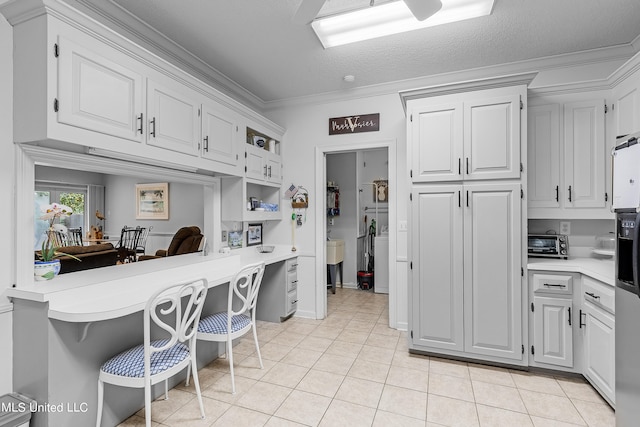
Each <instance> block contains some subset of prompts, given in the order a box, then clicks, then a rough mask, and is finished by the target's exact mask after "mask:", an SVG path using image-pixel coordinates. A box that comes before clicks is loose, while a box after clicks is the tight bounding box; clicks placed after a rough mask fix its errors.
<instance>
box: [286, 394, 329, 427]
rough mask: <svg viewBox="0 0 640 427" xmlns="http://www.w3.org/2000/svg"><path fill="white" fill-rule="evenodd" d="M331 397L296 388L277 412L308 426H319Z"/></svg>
mask: <svg viewBox="0 0 640 427" xmlns="http://www.w3.org/2000/svg"><path fill="white" fill-rule="evenodd" d="M330 403H331V399H330V398H328V397H324V396H319V395H317V394H313V393H307V392H304V391H301V390H294V391H292V392H291V394H290V395H289V397H287V399H286V400H285V401H284V403H283V404H282V405H281V406H280V408H278V410H277V411H276V413H275V416H276V417H279V418H284V419H287V420H290V421H295V422H297V423H301V424H305V425H308V426H317V425H318V423H320V420H321V419H322V417H323V416H324V413H325V412H326V410H327V408H328V407H329V404H330Z"/></svg>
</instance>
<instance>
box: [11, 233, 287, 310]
mask: <svg viewBox="0 0 640 427" xmlns="http://www.w3.org/2000/svg"><path fill="white" fill-rule="evenodd" d="M296 256H297V254H296V253H295V252H291V247H290V246H286V245H276V246H275V250H274V251H273V252H271V253H259V252H258V251H257V250H256V248H255V247H248V248H242V249H236V250H233V251H231V252H230V253H227V254H220V253H216V254H209V255H208V256H203V255H202V254H185V255H180V256H173V257H167V258H162V259H154V260H147V261H139V262H135V263H130V264H122V265H115V266H111V267H103V268H99V269H93V270H84V271H79V272H75V273H69V274H63V275H59V276H57V277H55V278H54V279H53V280H50V281H46V282H34V283H33V285H28V286H24V287H19V288H10V289H7V291H6V292H5V296H7V297H9V298H12V299H21V300H28V301H33V302H39V303H48V306H49V307H48V317H49V318H50V319H57V320H62V321H66V322H95V321H100V320H108V319H114V318H117V317H122V316H126V315H129V314H132V313H135V312H138V311H142V310H143V309H144V306H145V304H146V302H147V300H148V299H149V298H150V296H151V295H152V293H153V292H154V291H156V290H157V289H159V288H161V287H163V286H167V285H169V284H171V283H180V282H187V281H189V280H197V279H200V278H205V279H206V280H207V281H208V282H209V287H213V286H218V285H221V284H224V283H228V282H229V281H230V280H231V278H232V277H233V275H234V274H235V273H236V272H237V271H238V270H240V268H241V267H242V266H245V265H248V264H253V263H257V262H261V261H264V262H265V263H266V264H267V265H269V264H273V263H276V262H281V261H284V260H287V259H290V258H294V257H296Z"/></svg>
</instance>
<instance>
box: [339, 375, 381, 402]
mask: <svg viewBox="0 0 640 427" xmlns="http://www.w3.org/2000/svg"><path fill="white" fill-rule="evenodd" d="M383 388H384V384H382V383H377V382H375V381H369V380H364V379H361V378H353V377H346V378H345V379H344V381H342V384H341V385H340V388H339V389H338V392H337V393H336V395H335V397H334V398H335V399H339V400H344V401H345V402H351V403H356V404H359V405H363V406H368V407H370V408H374V409H375V408H377V407H378V404H379V403H380V396H382V389H383Z"/></svg>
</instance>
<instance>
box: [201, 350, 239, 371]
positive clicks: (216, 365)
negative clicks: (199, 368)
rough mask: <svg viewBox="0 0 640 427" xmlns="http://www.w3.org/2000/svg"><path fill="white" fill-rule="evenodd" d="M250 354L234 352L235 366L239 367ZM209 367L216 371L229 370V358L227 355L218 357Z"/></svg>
mask: <svg viewBox="0 0 640 427" xmlns="http://www.w3.org/2000/svg"><path fill="white" fill-rule="evenodd" d="M247 357H248V356H247V355H246V354H236V353H233V366H234V367H237V366H238V365H239V364H240V362H242V361H243V360H244V359H246V358H247ZM207 369H213V370H215V371H221V372H226V373H228V372H229V360H228V359H227V358H226V357H225V356H221V357H218V358H217V359H215V360H214V361H213V362H211V363H209V364H208V365H207Z"/></svg>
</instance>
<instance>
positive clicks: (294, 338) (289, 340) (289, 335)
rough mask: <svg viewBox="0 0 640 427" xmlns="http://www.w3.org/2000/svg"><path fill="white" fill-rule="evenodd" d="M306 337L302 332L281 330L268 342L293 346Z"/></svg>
mask: <svg viewBox="0 0 640 427" xmlns="http://www.w3.org/2000/svg"><path fill="white" fill-rule="evenodd" d="M306 337H307V336H306V335H304V334H298V333H295V332H289V331H286V330H285V331H284V332H281V333H279V334H278V335H276V336H275V337H273V339H272V340H271V341H270V342H272V343H276V344H282V345H286V346H289V347H295V346H297V345H298V344H300V342H302V340H303V339H305V338H306Z"/></svg>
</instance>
